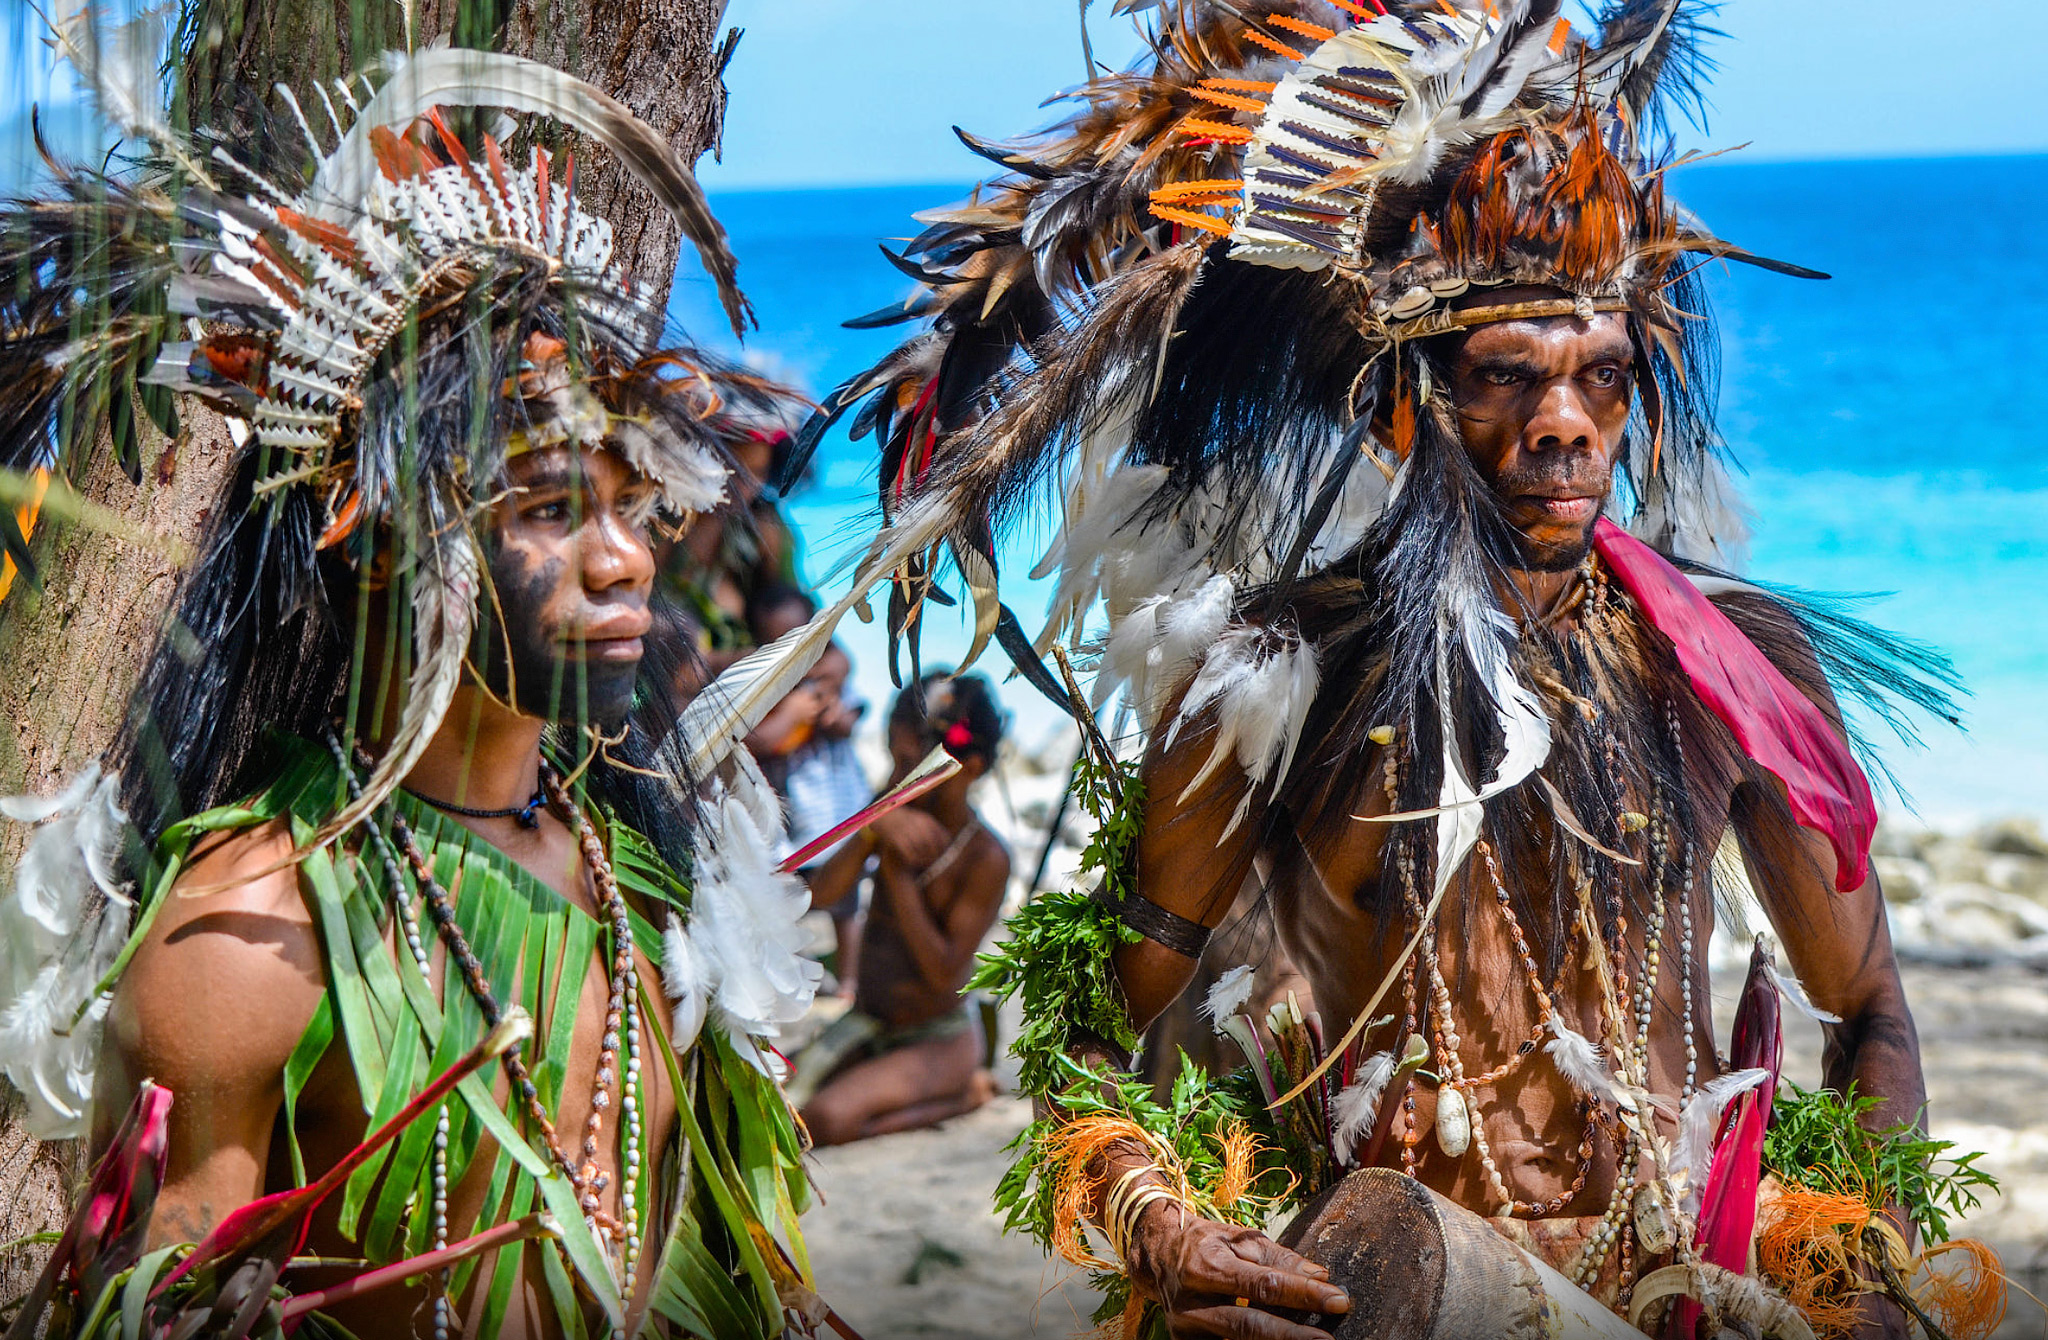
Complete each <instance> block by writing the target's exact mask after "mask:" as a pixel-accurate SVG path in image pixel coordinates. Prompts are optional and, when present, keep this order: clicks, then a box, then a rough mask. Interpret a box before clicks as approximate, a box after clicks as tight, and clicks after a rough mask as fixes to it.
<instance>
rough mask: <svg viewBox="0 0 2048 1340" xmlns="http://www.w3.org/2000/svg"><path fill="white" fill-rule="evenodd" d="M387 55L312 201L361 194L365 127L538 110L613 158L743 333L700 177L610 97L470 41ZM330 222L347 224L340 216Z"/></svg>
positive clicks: (729, 259)
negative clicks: (680, 238)
mask: <svg viewBox="0 0 2048 1340" xmlns="http://www.w3.org/2000/svg"><path fill="white" fill-rule="evenodd" d="M384 61H385V79H384V82H383V85H382V86H381V87H380V88H379V89H378V90H377V96H375V97H374V98H372V99H370V101H369V102H368V103H366V104H365V105H364V106H363V109H362V112H361V114H360V115H359V116H358V117H357V118H356V123H355V124H354V125H353V126H351V127H350V128H349V132H348V134H347V135H345V136H343V137H342V141H341V143H340V144H339V145H337V146H336V147H335V150H334V152H333V153H332V154H331V155H329V156H328V157H327V159H326V160H325V161H323V162H322V163H321V164H320V167H319V169H318V170H317V171H316V173H315V174H314V181H313V190H312V192H311V194H312V197H313V198H314V199H317V200H330V201H336V202H354V201H357V200H361V199H363V198H364V196H365V195H366V194H367V193H368V191H369V187H370V182H371V179H372V177H373V176H374V175H375V174H376V172H377V159H376V152H375V150H374V148H373V146H372V143H371V132H372V131H374V130H379V129H385V128H389V127H394V126H406V125H410V124H411V123H412V122H413V120H414V119H416V118H417V117H420V116H422V115H424V114H425V113H426V112H427V110H428V109H429V108H432V107H505V108H510V109H512V110H514V111H520V112H530V113H539V114H541V115H543V116H549V117H552V118H554V119H555V120H557V121H559V122H561V123H562V124H564V125H566V126H571V127H573V128H575V129H576V130H579V131H581V132H582V133H584V134H586V135H588V136H590V137H591V138H592V139H594V140H596V141H598V143H600V144H602V145H604V146H605V148H607V149H609V150H610V151H611V152H612V153H614V154H615V155H617V156H618V159H619V161H620V162H621V163H623V164H625V166H626V168H627V170H628V171H630V172H632V174H633V175H634V176H635V177H637V178H638V179H639V180H640V182H641V184H642V185H644V186H646V187H647V188H648V189H649V190H650V191H652V192H654V195H655V198H656V199H658V200H660V201H661V203H662V204H663V205H664V206H666V207H667V208H668V211H669V213H671V214H673V215H674V216H675V219H676V222H677V223H678V224H680V225H681V227H682V230H683V235H684V236H685V237H687V238H689V239H690V241H691V243H692V244H694V245H695V246H696V248H697V255H698V258H699V259H700V260H702V261H703V263H704V269H705V270H706V272H708V273H709V274H710V275H711V277H712V279H713V281H714V282H716V283H717V285H718V296H719V300H720V301H721V302H722V303H723V304H724V305H725V312H726V316H727V318H728V319H729V320H730V321H731V322H732V328H733V333H734V334H744V333H745V331H746V329H747V327H748V326H749V325H751V324H753V309H752V308H751V307H750V306H749V305H748V303H747V300H746V297H745V296H744V295H743V294H741V292H740V289H739V283H738V280H737V272H738V269H739V263H738V262H737V261H735V260H734V259H733V254H732V249H731V247H730V246H729V245H728V244H727V242H726V236H725V229H724V227H723V226H721V225H720V224H719V222H718V220H717V219H716V218H714V217H713V216H712V213H711V207H710V205H709V204H708V203H707V202H706V201H705V199H704V190H703V188H702V187H701V186H699V185H698V184H697V178H696V177H695V175H694V174H692V173H691V171H690V168H689V166H688V164H686V163H684V162H683V160H682V159H681V158H680V157H678V156H677V154H676V152H675V151H674V150H673V149H671V148H669V146H668V145H667V144H665V143H664V142H663V141H662V139H661V137H660V136H658V135H657V134H655V132H654V129H653V128H652V127H651V126H649V125H647V124H646V123H645V122H644V121H641V120H640V119H639V118H638V117H636V116H634V115H633V112H632V109H631V108H629V107H627V106H626V105H625V104H624V103H622V102H620V101H619V100H618V99H617V98H614V97H612V96H611V95H610V94H608V93H606V92H605V91H604V90H602V89H600V88H597V87H595V86H594V85H591V84H587V83H585V82H584V81H583V80H581V79H578V78H576V77H575V76H574V75H571V74H567V73H564V72H563V71H561V70H557V69H555V68H554V67H552V66H548V65H543V64H541V63H540V62H539V61H532V60H527V59H525V58H524V57H520V56H507V55H503V54H500V53H497V52H490V51H475V50H471V49H469V48H467V47H443V48H440V49H438V50H432V51H422V52H418V53H415V54H413V55H410V56H408V55H404V54H400V53H395V52H394V53H390V54H388V55H386V56H385V58H384ZM333 221H335V222H346V221H347V220H346V219H344V218H342V217H341V216H340V215H338V214H337V215H336V216H335V217H334V219H333Z"/></svg>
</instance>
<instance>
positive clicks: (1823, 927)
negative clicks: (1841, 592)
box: [1728, 616, 1927, 1340]
mask: <svg viewBox="0 0 2048 1340" xmlns="http://www.w3.org/2000/svg"><path fill="white" fill-rule="evenodd" d="M1780 617H1782V616H1780ZM1774 641H1776V639H1774ZM1782 641H1783V642H1785V643H1787V644H1792V645H1797V646H1798V647H1799V650H1798V652H1797V654H1796V655H1795V656H1787V654H1786V653H1783V652H1780V653H1779V658H1780V661H1781V663H1780V665H1779V669H1781V670H1782V671H1784V672H1785V675H1786V677H1787V678H1789V679H1790V680H1791V681H1792V682H1793V683H1794V684H1797V685H1799V686H1800V687H1801V689H1802V691H1803V692H1805V693H1806V695H1807V696H1808V697H1809V698H1811V699H1812V700H1813V702H1814V703H1815V704H1816V705H1817V706H1818V707H1820V709H1821V710H1822V711H1823V712H1825V713H1826V714H1827V717H1828V721H1829V723H1830V724H1831V725H1833V727H1834V728H1835V731H1836V733H1837V734H1845V732H1844V728H1843V725H1842V716H1841V710H1840V708H1839V707H1838V706H1837V704H1836V702H1835V698H1834V694H1833V692H1832V691H1830V690H1829V688H1828V687H1827V679H1826V676H1825V675H1823V674H1822V673H1821V669H1820V666H1819V664H1818V663H1817V662H1816V661H1815V660H1814V657H1813V654H1812V652H1811V651H1810V650H1808V649H1806V648H1805V646H1804V644H1803V643H1801V642H1799V641H1798V640H1797V639H1795V638H1785V639H1782ZM1786 661H1789V663H1784V662H1786ZM1728 817H1729V823H1730V825H1731V826H1732V827H1733V829H1734V831H1735V839H1736V842H1737V844H1738V845H1739V846H1740V847H1741V848H1742V859H1743V864H1744V866H1745V867H1746V868H1747V869H1748V872H1749V882H1750V887H1751V888H1753V889H1755V890H1756V894H1757V898H1758V901H1760V902H1761V903H1762V904H1763V908H1764V912H1765V914H1766V915H1768V916H1769V917H1770V919H1771V924H1772V926H1774V927H1775V928H1776V929H1777V931H1778V938H1779V940H1780V941H1781V942H1782V943H1783V945H1784V947H1785V957H1786V958H1787V959H1788V960H1790V962H1791V965H1792V970H1793V972H1794V973H1796V974H1797V975H1798V977H1799V980H1800V982H1801V983H1802V984H1803V985H1804V986H1805V988H1806V993H1807V995H1808V997H1809V998H1810V999H1811V1000H1812V1001H1813V1003H1814V1004H1815V1005H1816V1006H1818V1007H1819V1008H1820V1009H1822V1010H1825V1011H1827V1012H1828V1013H1829V1014H1833V1015H1836V1016H1838V1017H1839V1018H1840V1020H1841V1022H1840V1023H1824V1024H1822V1025H1821V1035H1822V1050H1821V1082H1822V1083H1823V1084H1824V1085H1825V1086H1826V1087H1828V1088H1830V1089H1833V1090H1835V1091H1837V1092H1843V1093H1846V1092H1847V1091H1848V1089H1849V1086H1850V1085H1851V1084H1854V1085H1855V1087H1856V1092H1857V1093H1858V1094H1859V1095H1861V1096H1864V1097H1869V1098H1876V1099H1877V1100H1878V1103H1877V1106H1876V1107H1874V1108H1872V1109H1871V1110H1870V1112H1869V1113H1868V1115H1866V1116H1865V1118H1864V1122H1865V1124H1866V1125H1868V1126H1869V1127H1871V1128H1872V1129H1882V1128H1884V1127H1887V1126H1895V1125H1898V1124H1900V1123H1902V1122H1920V1121H1922V1120H1923V1118H1924V1109H1925V1108H1926V1105H1927V1084H1926V1080H1925V1079H1924V1078H1923V1076H1922V1075H1921V1070H1920V1037H1919V1034H1918V1032H1917V1031H1915V1029H1914V1027H1913V1016H1912V1013H1911V1012H1910V1011H1909V1010H1908V1009H1907V1008H1906V992H1905V988H1904V986H1903V985H1902V984H1901V983H1900V981H1899V965H1898V960H1897V959H1896V958H1895V957H1894V956H1893V953H1892V937H1891V927H1890V924H1889V923H1888V922H1887V920H1886V917H1885V907H1884V892H1883V890H1882V889H1881V888H1879V886H1878V881H1877V875H1876V874H1875V872H1873V873H1872V874H1871V875H1870V877H1869V878H1867V879H1865V880H1864V881H1863V884H1862V885H1861V886H1860V887H1859V888H1856V889H1853V890H1851V891H1850V892H1848V893H1840V892H1837V891H1836V889H1835V855H1834V849H1833V847H1832V846H1831V845H1830V844H1829V842H1828V840H1827V838H1826V837H1824V836H1823V835H1822V834H1820V833H1818V832H1815V831H1814V830H1813V829H1810V828H1805V827H1802V826H1801V825H1800V824H1799V823H1798V822H1797V821H1796V820H1795V819H1794V818H1793V817H1792V807H1791V805H1790V803H1789V802H1788V801H1787V799H1786V793H1785V787H1784V783H1782V782H1780V781H1779V780H1778V779H1777V778H1776V777H1774V776H1772V775H1770V774H1769V773H1767V772H1764V771H1763V770H1762V769H1757V768H1752V769H1751V770H1750V775H1749V776H1748V777H1747V778H1745V779H1744V781H1743V782H1742V783H1741V784H1740V785H1739V786H1737V787H1736V789H1735V793H1734V795H1733V796H1732V797H1731V798H1730V804H1729V816H1728ZM1892 1219H1893V1221H1894V1223H1895V1225H1896V1226H1897V1227H1898V1228H1899V1230H1900V1231H1901V1232H1902V1233H1903V1234H1904V1235H1905V1237H1906V1241H1907V1242H1908V1243H1909V1244H1910V1243H1911V1242H1912V1240H1913V1226H1912V1224H1911V1223H1909V1222H1907V1221H1906V1220H1905V1218H1904V1216H1903V1215H1900V1214H1897V1213H1894V1214H1893V1215H1892ZM1862 1308H1863V1317H1864V1320H1863V1322H1862V1324H1861V1325H1860V1326H1859V1327H1858V1329H1857V1331H1856V1334H1857V1336H1858V1337H1861V1338H1863V1340H1877V1337H1886V1338H1887V1340H1889V1338H1890V1337H1902V1336H1904V1335H1905V1334H1906V1333H1907V1322H1906V1315H1905V1312H1904V1310H1903V1309H1901V1308H1900V1307H1898V1306H1897V1305H1896V1304H1894V1303H1892V1302H1890V1301H1889V1300H1888V1299H1886V1298H1885V1297H1884V1295H1883V1294H1881V1293H1869V1294H1865V1295H1864V1296H1863V1303H1862Z"/></svg>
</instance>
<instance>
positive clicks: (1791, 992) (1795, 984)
mask: <svg viewBox="0 0 2048 1340" xmlns="http://www.w3.org/2000/svg"><path fill="white" fill-rule="evenodd" d="M1769 967H1770V970H1771V980H1772V981H1774V982H1776V983H1777V984H1778V994H1779V995H1781V996H1783V997H1784V998H1785V999H1786V1000H1788V1001H1790V1002H1791V1003H1792V1008H1793V1009H1795V1010H1798V1011H1799V1012H1800V1013H1801V1014H1803V1015H1805V1016H1806V1017H1807V1018H1809V1019H1811V1020H1813V1021H1814V1022H1815V1023H1818V1024H1839V1023H1841V1022H1842V1016H1841V1015H1839V1014H1835V1013H1832V1012H1830V1011H1828V1010H1824V1009H1822V1008H1821V1007H1820V1006H1818V1005H1816V1004H1814V1003H1813V999H1812V997H1810V996H1808V995H1807V994H1806V987H1805V985H1804V984H1803V983H1802V982H1801V981H1800V980H1799V979H1798V978H1797V977H1794V976H1793V975H1792V974H1791V973H1788V972H1779V971H1778V965H1777V964H1775V963H1773V964H1770V965H1769Z"/></svg>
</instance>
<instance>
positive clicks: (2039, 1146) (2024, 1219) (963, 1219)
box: [807, 966, 2048, 1340]
mask: <svg viewBox="0 0 2048 1340" xmlns="http://www.w3.org/2000/svg"><path fill="white" fill-rule="evenodd" d="M1905 979H1906V989H1907V992H1908V996H1909V998H1910V999H1911V1001H1912V1003H1913V1009H1914V1014H1915V1018H1916V1019H1917V1021H1918V1023H1919V1027H1920V1038H1921V1045H1922V1049H1923V1055H1924V1057H1925V1061H1926V1069H1927V1086H1928V1092H1929V1096H1930V1101H1931V1105H1932V1118H1933V1128H1934V1132H1935V1134H1936V1135H1937V1136H1939V1137H1940V1138H1942V1139H1945V1140H1953V1141H1955V1142H1956V1143H1957V1144H1958V1145H1960V1146H1962V1147H1963V1148H1965V1149H1982V1150H1984V1151H1985V1152H1986V1155H1987V1157H1986V1158H1985V1160H1984V1161H1983V1166H1984V1167H1985V1168H1987V1169H1988V1170H1990V1171H1991V1172H1992V1173H1994V1174H1995V1175H1996V1176H1997V1177H1998V1178H1999V1179H2000V1180H2001V1182H2003V1183H2004V1190H2005V1194H2004V1195H2003V1196H2001V1197H2000V1198H1998V1199H1996V1200H1994V1201H1992V1202H1990V1203H1989V1204H1987V1205H1986V1206H1984V1207H1983V1208H1981V1209H1979V1210H1977V1211H1974V1212H1972V1213H1971V1214H1969V1215H1968V1216H1967V1217H1966V1218H1965V1219H1964V1220H1963V1221H1962V1222H1961V1225H1960V1228H1959V1232H1960V1233H1963V1234H1968V1235H1971V1236H1976V1237H1981V1238H1983V1239H1985V1240H1987V1241H1989V1242H1990V1243H1991V1244H1992V1245H1993V1246H1995V1247H1996V1248H1997V1249H1998V1250H1999V1252H2000V1253H2001V1255H2002V1256H2003V1257H2004V1260H2005V1262H2006V1265H2007V1267H2008V1269H2010V1270H2011V1271H2012V1272H2013V1273H2014V1275H2015V1277H2016V1278H2017V1279H2018V1280H2020V1282H2022V1283H2024V1284H2025V1285H2026V1286H2027V1287H2028V1288H2030V1289H2032V1290H2033V1291H2034V1292H2036V1293H2040V1294H2043V1296H2048V1289H2044V1288H2043V1285H2044V1284H2048V975H2043V974H2041V973H2038V972H2035V971H2033V970H2031V969H2030V968H2025V967H2017V966H2003V967H1991V968H1976V969H1959V968H1936V967H1925V966H1908V967H1907V968H1906V969H1905ZM1739 984H1740V983H1739V979H1738V978H1735V977H1732V976H1731V977H1728V978H1727V979H1726V980H1725V981H1717V991H1716V995H1717V997H1718V999H1717V1000H1716V1008H1715V1014H1716V1016H1717V1018H1718V1019H1719V1020H1721V1022H1722V1026H1723V1028H1724V1029H1725V1027H1726V1021H1727V1019H1728V1018H1729V1017H1730V1015H1732V1013H1733V1000H1734V992H1735V988H1736V987H1737V986H1739ZM1786 1039H1787V1043H1788V1046H1789V1051H1790V1056H1789V1058H1788V1065H1787V1073H1788V1075H1789V1076H1790V1078H1792V1079H1794V1080H1795V1081H1799V1082H1802V1083H1809V1084H1810V1083H1812V1082H1814V1081H1816V1080H1817V1079H1818V1077H1819V1073H1820V1033H1819V1028H1818V1026H1817V1025H1815V1024H1813V1023H1811V1022H1810V1021H1808V1020H1806V1019H1804V1018H1800V1017H1796V1016H1793V1017H1788V1019H1787V1022H1786ZM1027 1120H1029V1108H1028V1106H1027V1105H1026V1104H1025V1103H1024V1102H1022V1101H1021V1100H1018V1099H1015V1098H1001V1099H998V1100H997V1101H996V1102H995V1103H993V1104H991V1105H990V1106H988V1107H986V1108H984V1109H982V1110H981V1111H979V1112H977V1113H975V1114H973V1115H972V1116H969V1117H965V1118H962V1119H961V1120H958V1121H954V1122H951V1123H949V1124H947V1125H946V1126H944V1127H942V1128H940V1129H937V1130H932V1131H919V1132H913V1133H911V1134H907V1135H897V1136H890V1137H887V1138H884V1139H880V1140H871V1141H867V1142H865V1143H862V1144H856V1145H850V1146H846V1147H843V1148H839V1149H830V1150H825V1151H822V1152H821V1153H820V1154H819V1155H818V1156H817V1171H818V1182H819V1185H820V1187H821V1188H822V1189H823V1191H824V1194H825V1197H826V1203H825V1205H824V1206H823V1207H822V1208H820V1209H819V1210H818V1211H817V1212H816V1213H815V1214H814V1215H812V1216H811V1217H810V1219H809V1220H808V1221H807V1236H808V1239H809V1242H810V1245H811V1252H812V1259H813V1262H814V1264H815V1266H816V1268H817V1276H818V1285H819V1288H820V1289H821V1290H822V1291H823V1292H824V1294H825V1296H826V1298H827V1299H829V1300H830V1301H831V1302H832V1303H833V1305H834V1306H835V1307H837V1308H838V1310H839V1311H840V1313H841V1314H842V1315H843V1316H844V1317H845V1318H846V1319H847V1320H848V1321H849V1322H851V1323H852V1324H853V1326H854V1327H855V1328H856V1329H857V1330H859V1331H860V1333H861V1334H862V1335H863V1336H864V1337H865V1340H899V1337H914V1336H915V1337H948V1338H952V1340H1012V1338H1013V1337H1014V1338H1017V1340H1021V1338H1022V1337H1033V1336H1043V1337H1064V1336H1071V1335H1074V1334H1075V1333H1076V1332H1079V1331H1084V1330H1086V1329H1087V1327H1088V1322H1087V1316H1088V1313H1089V1312H1090V1311H1091V1310H1092V1308H1093V1306H1094V1298H1093V1295H1092V1294H1091V1293H1090V1292H1089V1290H1088V1289H1087V1285H1086V1280H1085V1278H1083V1277H1080V1276H1077V1275H1075V1274H1074V1273H1073V1272H1071V1271H1069V1270H1068V1269H1067V1268H1066V1267H1064V1266H1063V1265H1058V1264H1048V1263H1047V1262H1046V1261H1045V1259H1044V1258H1043V1257H1041V1256H1040V1255H1039V1253H1038V1250H1037V1248H1036V1247H1035V1246H1034V1245H1033V1244H1032V1243H1031V1242H1030V1241H1029V1240H1028V1239H1024V1238H1006V1237H1004V1236H1003V1234H1002V1232H1001V1224H1000V1221H999V1220H998V1219H997V1217H996V1215H995V1213H994V1212H993V1210H992V1209H991V1208H990V1195H991V1193H992V1192H993V1191H994V1188H995V1184H996V1180H997V1179H998V1178H999V1177H1000V1176H1001V1175H1002V1171H1003V1168H1004V1167H1005V1166H1006V1163H1007V1156H1006V1155H1004V1153H1003V1152H1002V1149H1003V1146H1004V1145H1005V1144H1007V1143H1008V1142H1009V1140H1010V1139H1011V1137H1013V1136H1014V1135H1015V1134H1016V1133H1017V1132H1018V1131H1019V1130H1021V1129H1023V1126H1024V1124H1025V1122H1026V1121H1027ZM1999 1335H2000V1336H2001V1337H2020V1336H2036V1335H2048V1326H2044V1324H2043V1313H2042V1311H2041V1309H2039V1308H2037V1307H2035V1306H2034V1304H2032V1303H2030V1302H2028V1301H2027V1300H2026V1299H2024V1298H2022V1297H2020V1296H2018V1295H2017V1294H2015V1295H2014V1297H2013V1301H2012V1308H2011V1311H2010V1313H2009V1315H2008V1320H2007V1322H2006V1325H2005V1327H2004V1328H2003V1329H2002V1330H2001V1331H2000V1332H1999Z"/></svg>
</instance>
